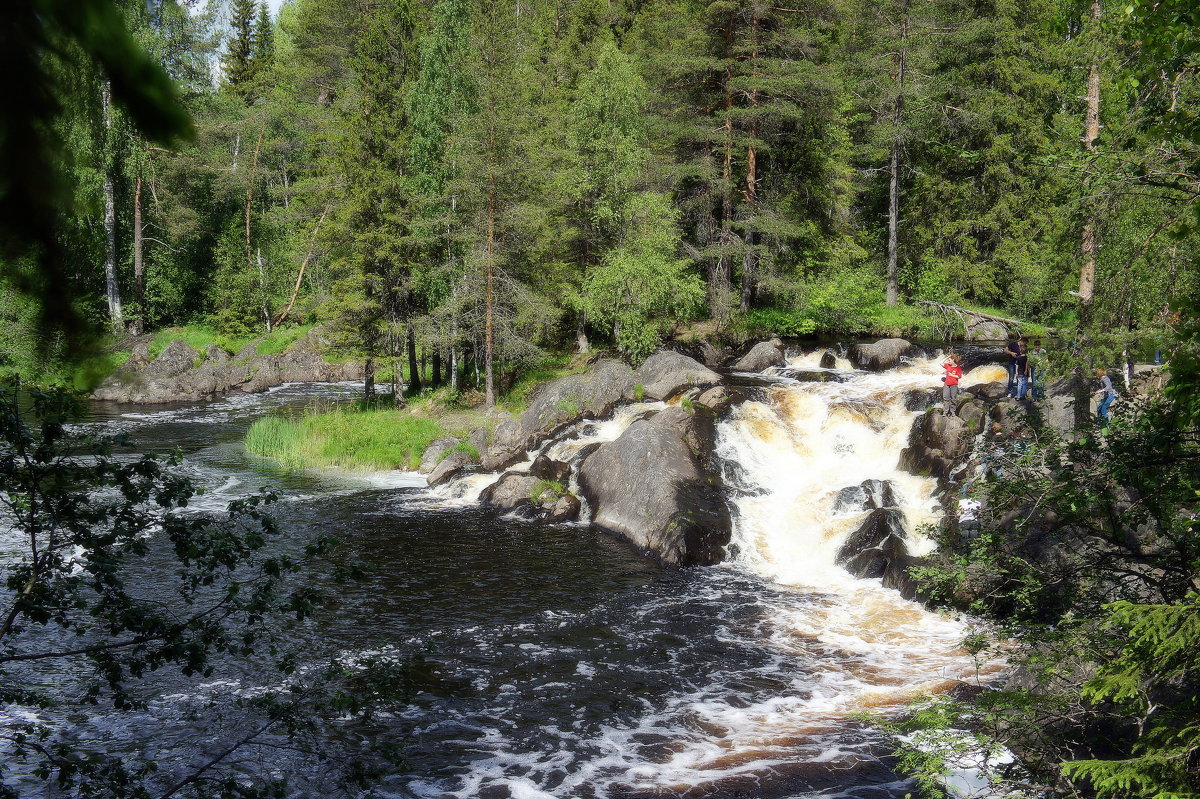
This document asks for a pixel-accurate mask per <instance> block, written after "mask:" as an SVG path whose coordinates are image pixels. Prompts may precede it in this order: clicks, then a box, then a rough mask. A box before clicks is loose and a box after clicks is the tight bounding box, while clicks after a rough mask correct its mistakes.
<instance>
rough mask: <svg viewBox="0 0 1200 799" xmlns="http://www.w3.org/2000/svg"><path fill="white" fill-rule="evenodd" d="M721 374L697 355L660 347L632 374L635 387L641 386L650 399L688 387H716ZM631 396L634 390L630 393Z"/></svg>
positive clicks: (667, 397) (662, 397) (661, 397)
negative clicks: (703, 362)
mask: <svg viewBox="0 0 1200 799" xmlns="http://www.w3.org/2000/svg"><path fill="white" fill-rule="evenodd" d="M720 382H721V376H720V375H719V374H717V373H716V372H714V371H713V370H712V369H709V368H708V367H707V366H705V365H704V364H702V363H700V362H699V361H697V360H696V359H694V358H689V357H688V356H686V355H683V354H682V353H678V352H671V351H670V350H659V351H658V352H656V353H654V354H653V355H651V356H650V357H649V358H647V359H646V360H645V361H643V362H642V365H641V366H639V367H638V368H637V371H636V372H634V373H633V384H634V389H636V387H637V386H641V387H642V392H641V393H642V396H644V397H646V398H648V399H656V400H669V399H670V398H671V397H674V396H675V395H676V394H678V393H679V392H681V391H683V390H684V389H685V388H695V387H697V386H700V387H706V386H715V385H717V384H718V383H720ZM627 393H628V394H629V397H630V398H632V397H633V395H634V393H635V391H634V390H630V391H629V392H627Z"/></svg>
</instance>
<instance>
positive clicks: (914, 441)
mask: <svg viewBox="0 0 1200 799" xmlns="http://www.w3.org/2000/svg"><path fill="white" fill-rule="evenodd" d="M970 444H971V435H970V431H969V429H968V428H967V423H966V422H964V421H963V420H962V419H960V418H958V417H957V416H946V415H943V414H942V413H941V412H940V411H937V410H929V411H926V412H925V413H924V414H923V415H921V416H919V417H917V420H916V421H915V422H914V423H913V427H912V430H911V432H910V433H909V436H908V446H907V447H905V448H904V450H902V451H901V453H900V468H901V469H905V470H907V471H909V472H912V473H913V474H923V475H928V476H931V477H938V478H940V479H942V480H946V479H949V477H950V473H951V471H953V469H954V467H955V466H956V465H957V462H958V461H959V460H960V459H961V458H962V457H963V456H965V455H966V454H967V450H968V449H969V448H970Z"/></svg>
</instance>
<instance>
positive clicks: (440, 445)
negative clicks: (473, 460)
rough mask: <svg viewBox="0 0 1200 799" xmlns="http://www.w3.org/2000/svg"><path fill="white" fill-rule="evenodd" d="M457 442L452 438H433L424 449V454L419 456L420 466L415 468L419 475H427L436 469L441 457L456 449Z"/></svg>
mask: <svg viewBox="0 0 1200 799" xmlns="http://www.w3.org/2000/svg"><path fill="white" fill-rule="evenodd" d="M458 444H459V440H458V439H457V438H455V437H454V436H442V437H441V438H435V439H434V440H433V442H432V443H431V444H430V445H429V446H428V447H426V448H425V452H424V454H422V455H421V465H420V466H419V467H418V468H417V471H419V472H420V473H421V474H429V473H430V472H432V471H433V470H434V469H436V468H437V466H438V464H439V463H440V462H441V460H442V456H443V455H444V454H445V453H447V452H449V451H450V450H452V449H454V448H455V447H457V446H458Z"/></svg>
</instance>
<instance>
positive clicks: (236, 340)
mask: <svg viewBox="0 0 1200 799" xmlns="http://www.w3.org/2000/svg"><path fill="white" fill-rule="evenodd" d="M312 328H313V326H312V325H293V326H290V327H280V328H276V329H275V330H272V331H271V332H270V333H263V334H262V335H258V336H230V335H226V334H224V333H221V332H218V331H217V330H216V329H215V328H212V327H209V326H208V325H187V326H185V327H168V328H164V329H162V330H159V331H158V332H156V333H155V334H154V337H153V338H152V339H151V340H150V347H149V350H150V357H151V358H157V357H158V355H159V353H161V352H162V351H163V350H165V349H166V348H167V345H168V344H170V343H171V342H172V341H174V340H175V339H179V340H180V341H182V342H183V343H184V344H187V345H188V346H189V347H191V348H192V349H194V350H195V351H196V352H199V353H203V352H204V351H205V350H207V349H208V347H209V346H210V345H213V344H215V345H216V346H218V347H220V348H221V349H223V350H225V351H226V352H228V353H229V354H230V355H237V354H238V353H239V352H241V351H242V350H243V349H245V347H246V345H247V344H254V345H255V351H256V352H258V354H259V355H278V354H279V353H281V352H283V351H284V350H286V349H287V348H288V347H290V346H291V345H292V344H293V343H294V342H295V341H296V340H297V339H300V338H303V337H304V336H305V335H307V334H308V332H309V331H310V330H312Z"/></svg>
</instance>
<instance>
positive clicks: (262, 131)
mask: <svg viewBox="0 0 1200 799" xmlns="http://www.w3.org/2000/svg"><path fill="white" fill-rule="evenodd" d="M266 133H267V118H266V116H264V117H263V122H262V126H261V127H260V128H259V131H258V141H257V142H256V143H255V144H254V158H253V160H252V161H251V162H250V180H249V181H247V183H246V268H247V269H253V268H254V244H253V242H252V240H251V238H250V218H251V216H250V211H251V209H252V208H253V202H254V181H255V178H256V177H257V175H258V156H259V153H261V152H262V143H263V137H264V136H265V135H266ZM258 271H259V282H260V285H262V284H265V280H264V279H263V264H262V252H261V251H260V252H259V256H258ZM262 287H263V288H264V290H265V285H262ZM263 309H264V316H265V317H266V322H267V332H270V331H271V312H270V310H268V309H267V304H266V298H265V297H263Z"/></svg>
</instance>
